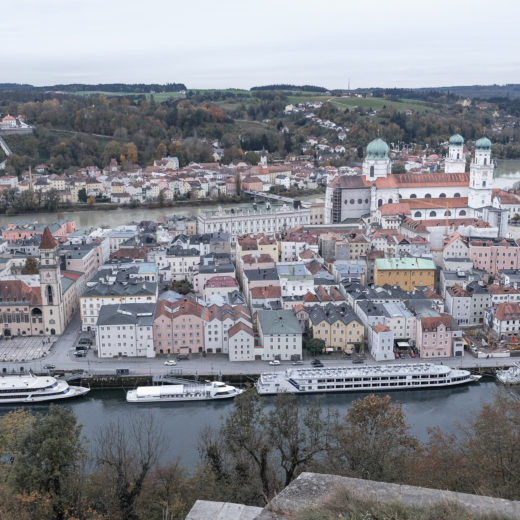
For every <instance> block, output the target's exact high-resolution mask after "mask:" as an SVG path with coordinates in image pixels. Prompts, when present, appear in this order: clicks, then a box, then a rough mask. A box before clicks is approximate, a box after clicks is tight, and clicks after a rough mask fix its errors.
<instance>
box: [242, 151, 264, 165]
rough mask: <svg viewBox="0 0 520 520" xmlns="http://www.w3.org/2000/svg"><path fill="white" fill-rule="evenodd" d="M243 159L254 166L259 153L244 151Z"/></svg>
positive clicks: (257, 161) (258, 160)
mask: <svg viewBox="0 0 520 520" xmlns="http://www.w3.org/2000/svg"><path fill="white" fill-rule="evenodd" d="M244 161H246V162H247V163H248V164H252V165H253V166H255V165H257V164H258V163H259V162H260V155H259V154H257V153H256V152H246V153H245V154H244Z"/></svg>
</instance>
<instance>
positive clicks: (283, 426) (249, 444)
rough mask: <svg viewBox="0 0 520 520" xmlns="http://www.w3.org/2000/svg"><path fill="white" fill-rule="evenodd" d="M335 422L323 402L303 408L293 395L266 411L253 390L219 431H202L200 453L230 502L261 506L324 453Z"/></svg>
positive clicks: (240, 398)
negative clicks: (237, 499)
mask: <svg viewBox="0 0 520 520" xmlns="http://www.w3.org/2000/svg"><path fill="white" fill-rule="evenodd" d="M335 422H336V417H335V414H333V413H332V412H329V411H327V410H323V409H322V408H321V407H320V405H319V403H314V404H312V405H310V406H308V407H306V408H301V407H299V406H297V404H296V397H295V396H294V395H290V394H282V395H279V396H277V397H276V399H275V402H274V409H273V410H272V411H270V412H268V413H266V412H265V411H264V405H263V402H262V400H261V398H260V397H259V396H258V394H257V393H256V391H255V390H254V389H249V390H247V391H246V392H244V393H243V394H241V395H239V396H237V397H236V398H235V402H234V408H233V411H232V412H231V413H230V414H229V415H228V416H227V418H226V419H225V421H224V424H223V425H222V426H221V428H220V429H219V430H218V431H206V432H205V433H204V435H203V437H202V439H201V448H200V451H201V455H202V459H203V461H204V464H205V466H206V468H208V470H209V472H210V473H211V474H212V475H213V477H214V478H215V480H216V481H217V483H218V487H219V489H222V490H225V491H226V492H227V496H226V497H227V499H228V500H233V499H234V498H233V497H236V496H238V497H240V499H241V501H244V502H247V503H258V504H262V503H266V502H268V501H269V500H270V499H271V498H272V497H273V496H274V494H276V493H277V492H279V491H280V490H281V489H282V488H283V487H285V486H286V485H288V484H289V483H290V482H292V480H293V479H294V478H296V477H297V476H298V475H299V473H301V472H302V471H304V470H305V469H306V468H310V467H311V466H312V465H313V464H314V462H315V461H316V460H317V459H318V458H319V457H320V456H321V455H323V454H324V453H325V451H326V450H327V449H328V447H329V444H330V442H331V440H332V432H333V430H334V428H335Z"/></svg>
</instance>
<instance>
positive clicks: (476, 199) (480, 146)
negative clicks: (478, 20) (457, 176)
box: [468, 137, 495, 209]
mask: <svg viewBox="0 0 520 520" xmlns="http://www.w3.org/2000/svg"><path fill="white" fill-rule="evenodd" d="M494 169H495V165H494V164H493V162H492V161H491V141H490V140H489V139H488V138H487V137H482V138H480V139H479V140H478V141H477V142H476V143H475V157H474V158H473V160H472V161H471V167H470V170H469V172H470V173H469V190H468V206H469V207H470V208H473V209H478V208H483V207H485V206H491V195H492V192H493V181H494Z"/></svg>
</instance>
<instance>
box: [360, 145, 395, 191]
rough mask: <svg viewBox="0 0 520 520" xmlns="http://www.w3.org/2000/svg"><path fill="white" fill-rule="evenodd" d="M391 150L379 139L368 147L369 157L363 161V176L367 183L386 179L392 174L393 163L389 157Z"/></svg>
mask: <svg viewBox="0 0 520 520" xmlns="http://www.w3.org/2000/svg"><path fill="white" fill-rule="evenodd" d="M389 150H390V148H389V147H388V145H387V144H386V143H385V142H384V141H383V140H382V139H380V138H379V137H378V138H377V139H374V140H373V141H371V142H370V143H368V146H367V156H366V159H365V160H364V161H363V175H364V176H365V177H366V179H367V181H373V180H376V179H378V178H379V177H386V176H387V175H388V174H389V173H391V172H392V163H391V161H390V159H389V157H388V152H389Z"/></svg>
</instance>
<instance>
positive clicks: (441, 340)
mask: <svg viewBox="0 0 520 520" xmlns="http://www.w3.org/2000/svg"><path fill="white" fill-rule="evenodd" d="M452 344H453V324H452V321H451V317H450V316H449V315H448V314H441V315H440V316H434V317H429V318H421V319H420V320H417V337H416V346H417V349H418V350H419V355H420V356H421V358H439V357H451V356H453V345H452Z"/></svg>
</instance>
